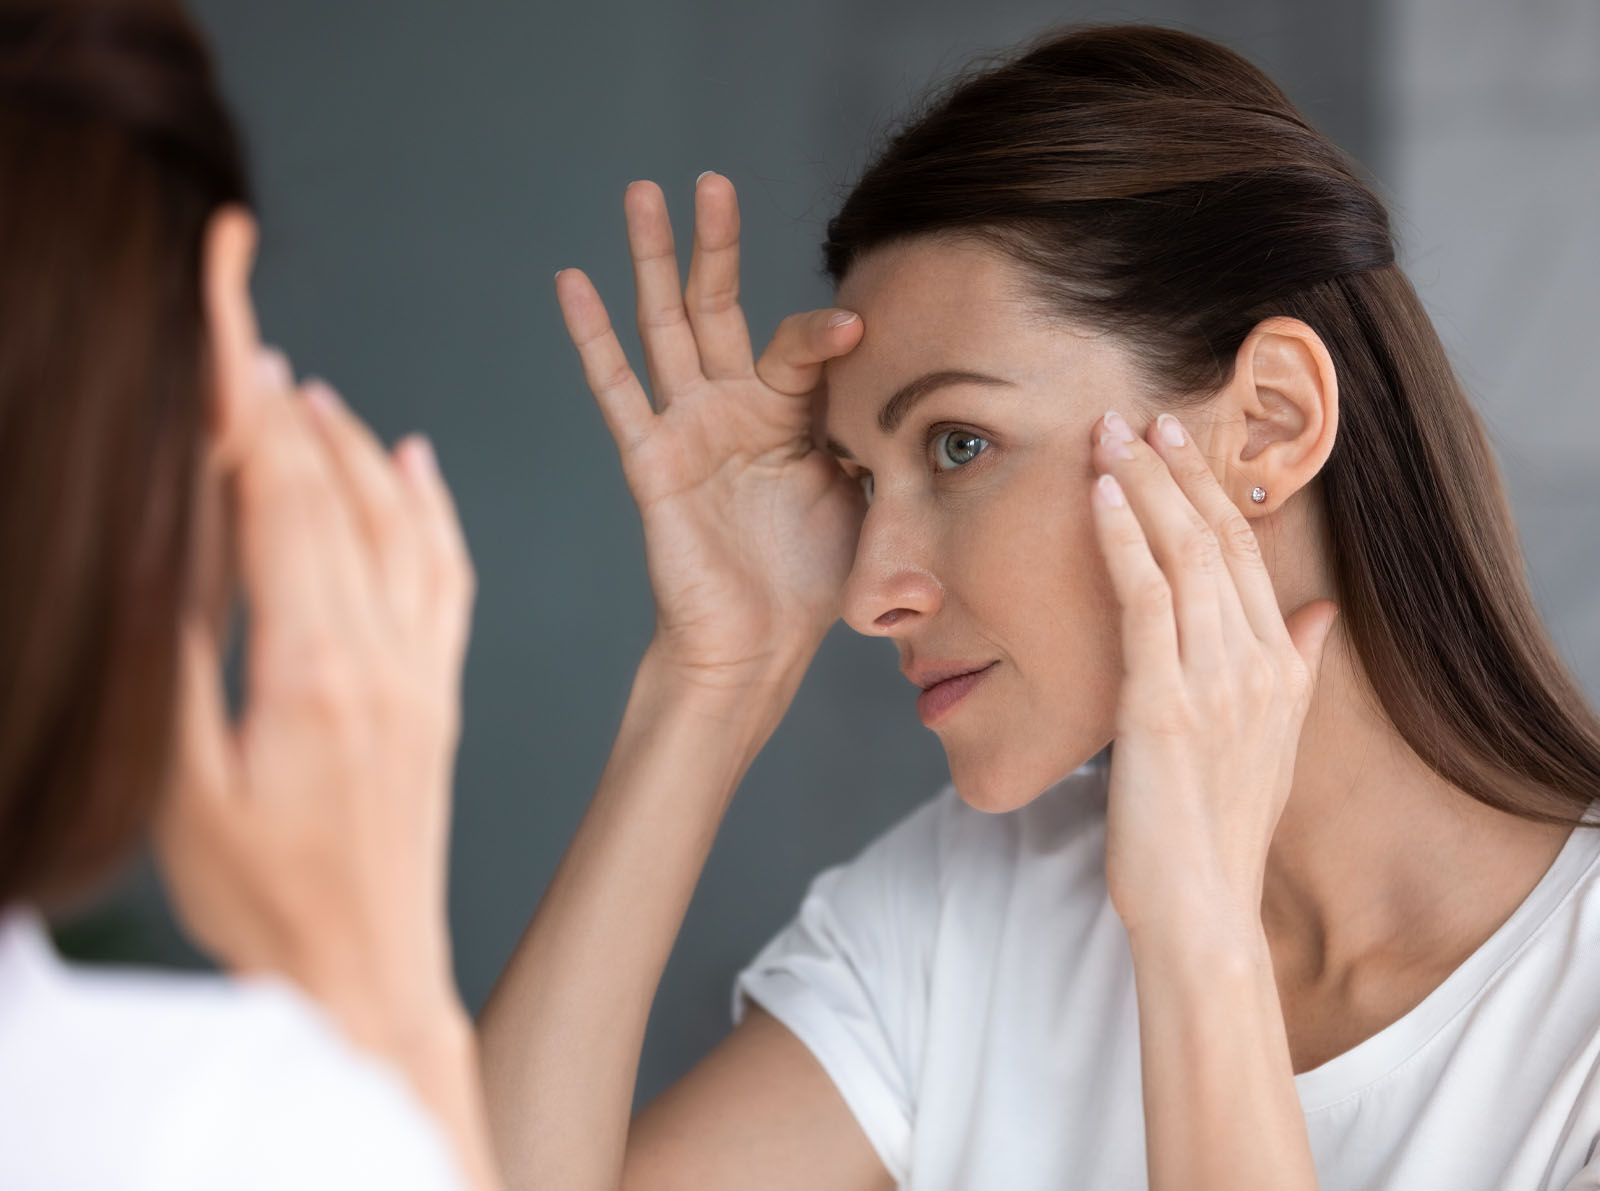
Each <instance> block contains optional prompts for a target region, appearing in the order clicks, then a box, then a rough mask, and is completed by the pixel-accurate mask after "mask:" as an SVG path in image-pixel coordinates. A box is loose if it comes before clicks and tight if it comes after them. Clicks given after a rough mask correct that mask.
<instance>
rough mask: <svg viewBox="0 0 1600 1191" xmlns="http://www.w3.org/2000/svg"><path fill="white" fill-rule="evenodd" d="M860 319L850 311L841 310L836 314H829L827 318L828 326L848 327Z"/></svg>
mask: <svg viewBox="0 0 1600 1191" xmlns="http://www.w3.org/2000/svg"><path fill="white" fill-rule="evenodd" d="M860 317H861V316H860V315H859V314H856V313H855V312H854V311H852V310H841V311H839V312H838V313H837V314H831V315H829V316H828V326H830V327H848V326H849V325H850V324H851V323H853V322H855V321H856V319H858V318H860Z"/></svg>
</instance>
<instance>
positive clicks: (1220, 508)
mask: <svg viewBox="0 0 1600 1191" xmlns="http://www.w3.org/2000/svg"><path fill="white" fill-rule="evenodd" d="M1169 427H1170V429H1171V430H1172V431H1173V432H1174V435H1173V437H1174V438H1177V439H1178V440H1179V441H1176V442H1174V441H1172V440H1170V439H1168V438H1167V437H1166V434H1165V432H1166V431H1167V430H1168V428H1169ZM1152 429H1153V433H1152V434H1151V435H1150V438H1149V442H1150V444H1151V446H1152V448H1153V449H1154V450H1156V451H1157V452H1158V453H1159V454H1160V455H1161V456H1162V457H1163V458H1164V459H1165V460H1166V462H1167V469H1168V470H1169V471H1170V472H1171V473H1172V475H1173V478H1174V479H1175V480H1176V481H1177V483H1178V485H1179V487H1181V488H1182V489H1183V492H1184V495H1185V496H1187V497H1188V498H1189V503H1190V504H1192V505H1194V507H1195V509H1196V510H1197V511H1198V512H1199V514H1200V515H1201V516H1202V517H1204V518H1205V520H1206V523H1207V524H1208V525H1210V526H1211V532H1212V534H1213V536H1214V537H1215V538H1216V540H1217V543H1218V544H1219V545H1220V546H1221V548H1222V556H1223V558H1224V560H1225V561H1226V563H1227V567H1228V572H1229V574H1230V576H1231V577H1232V580H1233V582H1232V584H1231V586H1230V588H1229V590H1230V591H1231V592H1232V593H1233V596H1234V599H1233V601H1232V603H1233V604H1234V605H1235V606H1236V608H1237V618H1239V619H1242V622H1243V623H1244V624H1246V625H1248V628H1249V631H1250V632H1252V633H1254V634H1255V636H1256V637H1258V638H1259V639H1260V640H1262V641H1265V642H1268V643H1278V644H1283V643H1286V642H1287V640H1288V630H1287V628H1286V626H1285V624H1284V618H1283V612H1282V610H1281V609H1280V608H1279V607H1278V593H1277V589H1276V588H1275V587H1274V586H1273V584H1272V576H1271V574H1269V573H1268V571H1267V566H1266V562H1265V560H1264V559H1263V558H1262V556H1261V543H1260V542H1259V541H1258V540H1257V538H1256V534H1255V530H1254V529H1252V528H1251V526H1250V522H1249V521H1248V520H1247V519H1246V518H1245V516H1244V514H1243V513H1242V512H1240V510H1239V506H1238V505H1236V504H1235V503H1234V502H1233V500H1232V498H1230V497H1229V496H1228V494H1227V493H1226V492H1224V491H1223V489H1222V485H1221V484H1219V483H1218V482H1217V477H1216V474H1215V473H1214V472H1213V471H1212V470H1211V463H1210V461H1209V460H1207V459H1206V457H1205V456H1204V455H1202V454H1201V453H1200V448H1199V447H1198V446H1197V445H1196V444H1195V442H1194V440H1193V438H1192V437H1191V436H1190V435H1189V433H1188V432H1187V431H1186V430H1185V429H1184V427H1183V423H1182V422H1180V421H1179V420H1178V419H1177V418H1175V417H1173V416H1172V415H1171V414H1162V415H1161V416H1160V417H1159V418H1157V419H1156V423H1155V425H1154V426H1153V427H1152ZM1223 604H1224V613H1225V615H1227V616H1229V617H1230V618H1233V617H1234V613H1235V610H1234V608H1230V607H1229V606H1228V605H1229V601H1228V600H1226V599H1225V600H1224V601H1223Z"/></svg>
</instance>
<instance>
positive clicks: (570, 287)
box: [556, 269, 655, 456]
mask: <svg viewBox="0 0 1600 1191" xmlns="http://www.w3.org/2000/svg"><path fill="white" fill-rule="evenodd" d="M556 300H557V301H558V302H560V304H561V317H562V319H563V320H564V321H565V322H566V325H567V334H568V335H569V336H570V337H571V339H572V342H573V345H574V346H575V347H577V349H578V359H579V360H580V361H581V362H582V364H583V377H584V380H586V381H587V382H588V384H589V391H590V392H591V393H593V394H594V399H595V403H596V404H597V405H599V406H600V416H601V417H602V418H604V419H605V423H606V429H608V430H609V431H611V437H612V438H613V439H614V440H615V441H616V444H617V449H618V450H619V451H621V452H622V454H623V455H624V456H626V455H627V454H628V453H629V452H630V451H632V449H633V448H634V447H635V446H637V445H638V444H639V442H640V441H641V440H642V439H643V438H644V436H645V435H646V434H647V433H648V432H649V429H650V423H651V422H652V420H653V419H654V416H655V415H654V414H653V412H652V411H651V409H650V398H649V397H648V396H646V394H645V391H644V386H643V385H641V384H640V383H639V378H638V376H636V375H635V374H634V371H633V368H632V367H631V366H629V364H628V356H627V353H626V352H624V351H623V350H622V344H621V343H619V342H617V333H616V331H615V330H614V329H613V328H612V326H611V318H610V316H609V315H607V314H606V308H605V305H604V303H602V302H601V301H600V295H599V294H598V293H596V292H595V288H594V283H593V282H591V281H590V280H589V278H588V277H587V276H586V275H585V274H584V273H583V272H582V271H581V270H579V269H563V270H561V272H559V273H557V274H556Z"/></svg>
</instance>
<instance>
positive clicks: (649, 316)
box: [639, 302, 688, 331]
mask: <svg viewBox="0 0 1600 1191" xmlns="http://www.w3.org/2000/svg"><path fill="white" fill-rule="evenodd" d="M687 317H688V316H687V314H686V313H685V311H684V308H683V303H682V302H674V303H672V304H671V305H669V306H649V307H646V308H644V309H642V310H640V311H639V326H640V327H641V328H643V329H646V330H651V331H665V330H671V329H673V328H676V327H681V326H683V324H684V323H685V321H687Z"/></svg>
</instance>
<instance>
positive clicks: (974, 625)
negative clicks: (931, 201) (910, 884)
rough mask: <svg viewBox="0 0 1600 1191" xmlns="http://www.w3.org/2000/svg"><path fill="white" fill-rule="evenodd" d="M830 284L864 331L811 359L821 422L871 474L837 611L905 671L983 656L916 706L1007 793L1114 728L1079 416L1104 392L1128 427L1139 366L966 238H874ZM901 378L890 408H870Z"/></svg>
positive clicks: (1031, 786)
mask: <svg viewBox="0 0 1600 1191" xmlns="http://www.w3.org/2000/svg"><path fill="white" fill-rule="evenodd" d="M837 304H838V305H840V306H842V307H845V308H846V309H849V310H854V311H857V312H859V313H860V314H861V316H862V319H863V321H864V324H865V334H864V336H863V338H862V340H861V343H860V345H859V346H858V347H857V348H856V349H855V350H854V351H852V352H851V353H850V354H849V355H847V356H845V357H842V358H840V359H838V360H835V361H832V362H830V363H829V365H828V367H827V409H826V431H827V435H828V438H829V439H830V440H831V443H832V444H833V446H834V449H835V451H836V453H840V454H841V462H842V465H843V466H844V467H845V469H846V470H847V471H848V472H849V473H850V474H851V475H852V476H855V477H859V478H860V480H861V482H862V483H863V485H864V487H866V488H867V491H868V493H869V505H868V508H867V514H866V520H865V521H864V522H863V524H862V528H861V538H860V542H859V545H858V546H857V549H856V557H855V565H854V568H853V569H852V570H851V572H850V577H849V580H848V582H847V584H846V586H845V591H844V618H845V620H846V621H848V622H849V624H850V625H851V627H853V628H854V629H855V630H856V631H857V632H860V633H865V634H867V635H869V636H883V637H890V638H892V639H893V640H894V642H895V645H896V647H897V649H898V650H899V652H900V664H901V668H902V669H903V670H905V671H907V672H908V674H909V675H910V676H911V677H912V680H913V681H914V682H916V683H917V684H918V685H919V686H921V685H925V684H927V683H928V682H929V681H930V680H932V679H936V678H939V677H940V676H941V675H943V674H947V673H950V672H952V671H959V670H973V669H975V668H977V667H985V666H986V667H988V669H987V670H985V671H984V672H983V674H982V675H981V676H979V677H978V678H977V679H976V680H975V681H973V680H970V679H969V680H965V681H964V682H956V683H952V684H950V685H948V686H943V687H938V688H935V689H934V690H932V691H931V692H929V693H927V694H925V695H923V696H922V697H921V698H920V699H919V700H918V711H919V713H920V714H921V715H922V718H923V722H924V723H926V724H928V726H929V727H930V728H932V730H933V731H934V732H936V733H937V734H938V736H939V738H940V740H941V741H942V742H943V743H944V747H945V751H946V753H947V754H948V756H949V761H950V772H951V777H952V779H953V780H954V782H955V785H956V789H957V791H958V792H959V794H960V795H961V797H962V798H963V799H964V800H965V801H966V802H968V803H970V804H971V805H972V806H974V807H977V808H979V809H981V810H986V811H1004V810H1010V809H1013V808H1015V807H1018V806H1021V805H1022V804H1024V803H1026V802H1029V801H1030V800H1032V799H1033V798H1035V797H1036V796H1038V795H1039V794H1040V793H1042V792H1043V791H1044V790H1045V789H1046V788H1047V787H1049V786H1050V785H1052V784H1054V783H1055V782H1056V781H1058V780H1059V779H1061V778H1062V777H1065V776H1066V775H1067V774H1068V773H1070V772H1071V771H1072V770H1073V769H1075V768H1077V767H1078V766H1079V765H1081V764H1083V762H1084V761H1086V760H1088V758H1090V757H1091V756H1093V755H1094V754H1095V753H1097V752H1098V751H1099V750H1100V749H1101V748H1103V747H1104V746H1105V745H1106V743H1107V742H1108V741H1110V740H1111V738H1112V736H1113V723H1114V712H1115V704H1116V695H1117V688H1118V684H1119V681H1120V676H1121V668H1122V666H1121V646H1120V642H1119V632H1118V615H1119V614H1118V608H1117V605H1116V602H1115V598H1114V596H1113V594H1112V589H1111V584H1110V578H1109V576H1108V575H1107V573H1106V570H1105V565H1104V562H1103V561H1102V557H1101V554H1100V549H1099V546H1098V544H1097V542H1096V539H1095V534H1094V525H1093V522H1092V520H1091V516H1090V506H1089V494H1090V489H1091V485H1092V483H1093V481H1094V479H1095V475H1096V473H1095V470H1094V468H1093V466H1092V464H1091V462H1090V451H1091V448H1092V446H1093V443H1092V441H1091V438H1090V432H1091V427H1092V426H1093V425H1094V423H1095V421H1096V419H1098V418H1099V417H1100V415H1101V414H1103V413H1104V412H1105V411H1106V410H1108V409H1117V410H1120V411H1122V413H1123V414H1124V416H1126V417H1127V418H1128V421H1129V422H1130V424H1132V426H1133V427H1134V429H1135V431H1139V430H1141V429H1142V428H1143V426H1144V424H1145V423H1146V422H1147V421H1148V417H1149V415H1147V414H1146V413H1145V412H1144V408H1145V405H1144V403H1143V402H1141V401H1140V400H1139V395H1140V394H1141V393H1146V394H1147V393H1148V382H1146V381H1142V380H1141V379H1140V378H1138V377H1137V375H1136V372H1135V366H1134V361H1133V357H1132V356H1131V355H1130V354H1129V353H1128V351H1127V349H1126V348H1125V347H1123V346H1121V345H1120V344H1119V343H1118V342H1117V341H1115V340H1114V339H1112V338H1111V337H1109V336H1106V335H1097V334H1092V333H1087V332H1084V331H1082V330H1080V329H1075V328H1074V327H1072V326H1071V325H1069V324H1067V323H1065V322H1063V321H1062V320H1061V319H1059V318H1052V317H1050V316H1048V315H1047V314H1045V313H1044V312H1043V311H1042V307H1041V305H1040V303H1039V301H1038V299H1037V298H1035V297H1033V296H1032V295H1031V294H1030V292H1029V290H1028V288H1027V284H1026V279H1025V275H1024V272H1023V270H1022V267H1021V266H1019V265H1018V264H1016V263H1015V262H1013V261H1012V260H1011V259H1010V258H1009V257H1007V256H1005V255H1004V254H1002V253H1001V252H999V251H998V250H996V249H993V248H990V247H987V246H984V245H980V244H977V243H973V242H970V241H958V240H943V239H934V238H924V239H918V240H912V241H905V242H902V243H898V244H891V245H889V246H886V247H883V248H880V249H877V250H875V251H873V252H871V253H869V254H867V255H866V256H864V257H863V258H862V259H861V260H860V261H859V262H858V263H857V264H856V265H855V266H854V267H853V268H852V269H851V271H850V273H849V275H848V276H847V277H846V278H845V281H844V284H843V285H841V286H840V288H839V292H838V295H837ZM930 378H931V379H930ZM918 391H920V392H921V393H922V396H921V397H920V399H917V400H915V403H914V404H909V400H908V399H909V398H910V397H911V396H914V394H915V393H916V392H918ZM896 394H900V399H899V400H898V401H897V402H896V405H898V406H899V407H900V409H899V411H898V412H899V413H900V415H901V416H899V417H898V418H897V419H896V418H893V417H888V418H883V417H882V416H881V415H880V410H882V409H883V408H884V406H885V403H887V402H889V401H890V399H891V397H893V396H895V395H896ZM840 449H842V452H848V454H847V455H846V454H843V453H841V450H840ZM963 686H965V687H966V688H967V689H966V693H965V694H961V693H960V692H961V689H962V687H963ZM952 694H955V695H959V698H957V699H956V700H955V701H954V702H953V703H952V702H950V701H949V696H950V695H952ZM908 697H911V693H910V692H908Z"/></svg>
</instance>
